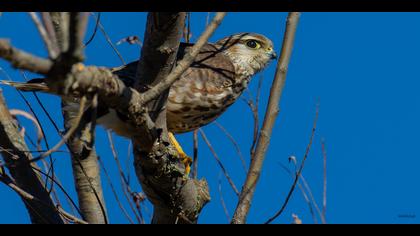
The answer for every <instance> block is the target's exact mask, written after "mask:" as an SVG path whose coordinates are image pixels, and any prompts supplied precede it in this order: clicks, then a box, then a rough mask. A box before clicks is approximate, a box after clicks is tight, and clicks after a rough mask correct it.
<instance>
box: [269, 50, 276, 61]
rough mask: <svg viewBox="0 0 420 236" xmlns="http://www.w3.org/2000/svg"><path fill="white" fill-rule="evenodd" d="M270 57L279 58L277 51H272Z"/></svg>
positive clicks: (272, 58)
mask: <svg viewBox="0 0 420 236" xmlns="http://www.w3.org/2000/svg"><path fill="white" fill-rule="evenodd" d="M270 59H271V60H274V59H277V54H276V52H275V51H271V53H270Z"/></svg>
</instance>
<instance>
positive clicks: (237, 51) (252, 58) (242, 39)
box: [216, 33, 277, 76]
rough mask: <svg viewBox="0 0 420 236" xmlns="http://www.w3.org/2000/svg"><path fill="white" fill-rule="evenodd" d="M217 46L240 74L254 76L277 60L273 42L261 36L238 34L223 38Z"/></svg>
mask: <svg viewBox="0 0 420 236" xmlns="http://www.w3.org/2000/svg"><path fill="white" fill-rule="evenodd" d="M216 45H217V46H218V47H220V49H222V50H223V52H224V53H225V54H226V55H228V56H229V57H230V58H231V59H232V60H233V61H234V64H235V67H236V66H238V67H239V68H237V69H239V70H240V73H244V74H246V75H247V76H252V75H254V74H255V73H257V72H259V71H260V70H262V69H264V67H265V66H267V64H268V63H269V62H270V60H272V59H275V58H277V55H276V52H275V51H274V48H273V42H271V40H270V39H268V38H267V37H265V36H264V35H261V34H256V33H238V34H234V35H231V36H229V37H226V38H223V39H221V40H219V41H217V42H216Z"/></svg>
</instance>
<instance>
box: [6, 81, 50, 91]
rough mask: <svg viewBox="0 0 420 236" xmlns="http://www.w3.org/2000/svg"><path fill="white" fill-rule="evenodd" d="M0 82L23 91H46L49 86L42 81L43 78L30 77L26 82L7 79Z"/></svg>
mask: <svg viewBox="0 0 420 236" xmlns="http://www.w3.org/2000/svg"><path fill="white" fill-rule="evenodd" d="M0 83H1V84H5V85H9V86H12V87H15V88H16V89H17V90H21V91H25V92H31V91H32V92H48V91H49V88H48V86H47V84H45V83H44V79H32V80H29V81H28V82H26V83H25V82H13V81H7V80H0Z"/></svg>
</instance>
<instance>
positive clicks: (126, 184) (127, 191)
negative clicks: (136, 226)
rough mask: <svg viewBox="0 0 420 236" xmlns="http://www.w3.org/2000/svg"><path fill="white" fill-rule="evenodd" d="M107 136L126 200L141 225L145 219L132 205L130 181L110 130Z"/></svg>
mask: <svg viewBox="0 0 420 236" xmlns="http://www.w3.org/2000/svg"><path fill="white" fill-rule="evenodd" d="M107 136H108V141H109V146H110V148H111V153H112V156H113V157H114V160H115V163H116V164H117V167H118V173H119V175H120V182H121V188H122V190H123V194H124V197H125V198H126V200H127V202H128V204H129V206H130V208H131V210H132V212H133V213H134V216H135V217H136V219H137V221H138V222H139V223H141V222H142V221H143V219H142V217H141V215H140V214H137V212H136V211H135V210H134V206H133V204H132V200H133V195H134V194H133V192H132V191H131V188H130V184H129V182H128V179H127V177H126V176H125V174H124V170H123V168H122V166H121V162H120V159H119V158H118V154H117V151H116V149H115V145H114V140H113V139H112V133H111V131H110V130H108V131H107Z"/></svg>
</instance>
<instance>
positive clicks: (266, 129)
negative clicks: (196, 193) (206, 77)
mask: <svg viewBox="0 0 420 236" xmlns="http://www.w3.org/2000/svg"><path fill="white" fill-rule="evenodd" d="M299 16H300V13H296V12H292V13H289V15H288V17H287V23H286V31H285V34H284V39H283V46H282V50H281V56H280V58H279V61H278V64H277V69H276V75H275V78H274V81H273V84H272V87H271V90H270V97H269V101H268V106H267V110H266V113H265V117H264V122H263V126H262V129H261V131H260V135H259V139H258V142H257V146H256V149H255V155H254V158H252V160H251V164H250V167H249V171H248V174H247V178H246V180H245V184H244V185H243V187H242V191H241V194H240V197H239V202H238V205H237V207H236V210H235V213H234V216H233V219H232V223H234V224H243V223H245V222H246V217H247V215H248V212H249V208H250V206H251V201H252V197H253V195H254V191H255V188H256V185H257V182H258V179H259V177H260V174H261V169H262V165H263V161H264V158H265V155H266V152H267V149H268V145H269V142H270V137H271V133H272V130H273V127H274V123H275V120H276V117H277V115H278V113H279V102H280V98H281V95H282V91H283V87H284V84H285V81H286V74H287V68H288V64H289V61H290V58H291V54H292V48H293V43H294V38H295V33H296V28H297V24H298V21H299Z"/></svg>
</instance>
